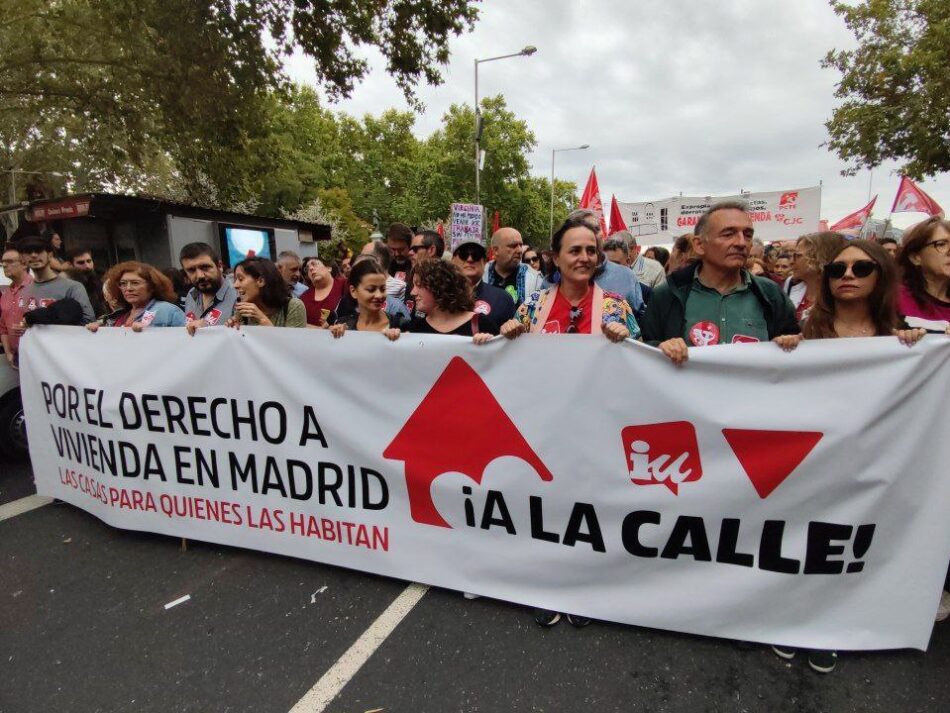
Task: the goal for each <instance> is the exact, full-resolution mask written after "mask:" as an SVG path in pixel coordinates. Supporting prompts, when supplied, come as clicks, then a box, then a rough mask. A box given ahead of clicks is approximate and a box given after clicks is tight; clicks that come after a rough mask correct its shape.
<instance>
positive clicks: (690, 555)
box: [21, 327, 950, 649]
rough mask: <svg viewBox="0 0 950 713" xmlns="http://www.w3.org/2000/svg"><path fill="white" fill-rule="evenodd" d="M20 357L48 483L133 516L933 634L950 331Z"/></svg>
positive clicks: (94, 343) (198, 339) (309, 337)
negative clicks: (661, 346)
mask: <svg viewBox="0 0 950 713" xmlns="http://www.w3.org/2000/svg"><path fill="white" fill-rule="evenodd" d="M22 357H23V358H22V359H21V363H22V364H23V370H22V385H23V396H24V405H25V409H26V415H27V419H28V428H29V436H30V452H31V456H32V461H33V469H34V472H35V474H36V484H37V490H38V492H39V493H40V494H41V495H48V496H53V497H56V498H60V499H62V500H65V501H67V502H69V503H72V504H74V505H76V506H78V507H81V508H83V509H85V510H87V511H89V512H90V513H93V514H94V515H96V516H97V517H99V518H101V519H102V520H104V521H106V522H107V523H109V524H111V525H114V526H116V527H122V528H129V529H135V530H145V531H149V532H156V533H164V534H167V535H174V536H181V537H188V538H193V539H197V540H204V541H209V542H217V543H223V544H228V545H236V546H241V547H249V548H253V549H257V550H262V551H266V552H273V553H279V554H284V555H291V556H294V557H302V558H305V559H309V560H313V561H317V562H324V563H327V564H332V565H339V566H343V567H349V568H353V569H357V570H363V571H366V572H374V573H377V574H381V575H387V576H391V577H398V578H401V579H407V580H415V581H418V582H424V583H428V584H433V585H437V586H441V587H446V588H450V589H455V590H460V591H467V592H475V593H478V594H482V595H485V596H489V597H495V598H498V599H502V600H507V601H512V602H518V603H522V604H527V605H533V606H538V607H543V608H545V609H553V610H556V611H561V612H569V613H574V614H579V615H585V616H589V617H593V618H596V619H603V620H610V621H617V622H624V623H628V624H637V625H643V626H649V627H655V628H660V629H670V630H675V631H683V632H690V633H694V634H705V635H709V636H719V637H726V638H732V639H745V640H751V641H760V642H768V643H779V644H786V645H791V646H801V647H809V648H821V649H885V648H900V647H914V648H919V649H925V648H926V646H927V643H928V640H929V636H930V632H931V628H932V626H933V619H934V613H935V611H936V609H937V602H938V599H939V597H940V590H941V584H942V582H943V579H944V575H945V572H946V567H947V561H948V558H950V518H948V517H947V503H948V502H950V478H948V477H947V463H948V462H950V439H947V437H946V433H945V431H946V425H945V419H944V412H945V404H946V395H947V393H950V368H948V366H950V364H948V362H950V339H947V338H946V337H944V336H943V335H928V336H927V337H925V338H924V340H923V341H922V342H921V343H920V344H918V345H917V346H915V347H913V348H910V349H909V348H907V347H902V346H900V345H899V344H898V343H897V340H896V339H891V338H872V339H838V340H825V341H821V342H806V343H804V344H802V345H801V346H800V347H799V348H798V349H797V350H795V351H794V352H792V353H791V354H786V353H785V352H783V351H782V350H781V349H779V348H778V347H777V346H775V345H774V344H751V345H750V344H740V345H723V346H716V347H706V348H703V349H691V350H690V361H689V362H688V363H687V364H686V365H685V366H684V367H682V368H676V367H674V366H672V365H671V364H670V362H669V361H668V360H667V359H666V358H665V357H663V356H662V355H661V354H660V352H659V351H658V350H655V349H652V348H650V347H646V346H644V345H641V344H634V343H629V342H628V343H625V344H621V345H615V344H610V343H609V342H607V340H605V339H603V338H601V337H590V336H563V337H558V336H545V335H526V336H523V337H521V338H519V339H518V340H516V341H514V342H509V341H507V340H504V339H498V340H495V341H492V342H491V343H489V344H487V345H483V346H476V345H473V344H472V343H471V340H469V339H465V338H462V337H439V336H419V335H411V334H404V335H403V336H402V337H400V339H399V340H398V341H397V342H395V343H390V342H389V341H387V339H386V338H385V337H383V336H382V335H377V334H366V333H356V332H353V333H347V334H346V335H345V336H344V337H342V338H341V339H338V340H334V339H332V338H331V336H330V334H329V333H327V332H324V331H319V330H302V329H300V330H297V329H268V328H263V327H260V328H255V327H251V328H247V329H243V330H242V331H240V332H237V331H234V330H229V329H225V328H209V329H204V330H200V331H199V332H198V334H197V335H196V336H195V337H189V336H188V335H187V334H186V332H185V330H183V329H152V330H145V331H144V332H142V333H139V334H136V333H133V332H131V331H128V330H122V329H103V330H100V331H99V333H97V334H91V333H89V332H87V331H86V330H83V329H79V328H70V327H37V328H33V329H31V330H30V331H29V333H28V335H27V336H26V338H25V342H24V346H23V354H22ZM381 365H385V368H381ZM592 365H596V368H593V367H592Z"/></svg>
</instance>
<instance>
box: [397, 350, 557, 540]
mask: <svg viewBox="0 0 950 713" xmlns="http://www.w3.org/2000/svg"><path fill="white" fill-rule="evenodd" d="M503 456H514V457H515V458H521V459H522V460H523V461H525V462H526V463H527V464H528V465H530V466H531V467H532V468H534V470H535V472H536V473H537V474H538V477H540V478H541V480H552V479H553V476H552V475H551V472H550V471H549V470H548V469H547V467H546V466H545V465H544V463H542V462H541V459H540V458H538V456H537V454H536V453H535V452H534V450H533V449H532V448H531V446H529V445H528V443H527V441H525V439H524V436H522V435H521V432H520V431H519V430H518V427H517V426H515V424H514V423H512V421H511V419H510V418H509V417H508V414H507V413H505V411H504V409H502V407H501V404H499V403H498V401H497V400H496V399H495V397H494V396H493V395H492V392H491V391H490V390H489V388H488V386H486V385H485V382H484V381H482V379H481V377H480V376H479V375H478V374H477V373H476V372H475V370H474V369H472V367H470V366H469V365H468V364H467V363H466V362H465V361H464V360H463V359H462V358H461V357H455V358H453V359H452V361H450V362H449V365H448V366H447V367H446V368H445V371H443V372H442V375H441V376H440V377H439V378H438V379H437V380H436V382H435V384H434V385H433V386H432V388H431V389H430V390H429V393H428V394H426V397H425V398H424V399H423V400H422V403H420V404H419V406H417V407H416V410H415V411H414V412H413V413H412V415H411V416H410V417H409V419H408V420H407V421H406V423H405V424H404V425H403V427H402V429H401V430H400V431H399V433H398V434H397V435H396V437H395V438H394V439H393V441H392V443H390V444H389V445H388V446H387V447H386V450H385V451H383V458H391V459H393V460H401V461H404V462H405V464H406V487H407V490H408V492H409V511H410V514H411V515H412V519H413V520H415V521H416V522H421V523H423V524H426V525H435V526H436V527H451V526H450V525H449V524H448V523H447V522H446V521H445V519H444V518H443V517H442V516H441V515H440V514H439V511H438V510H436V507H435V503H434V502H433V500H432V492H431V490H432V484H433V483H434V482H435V479H436V478H438V477H439V476H440V475H442V474H443V473H449V472H456V473H462V474H464V475H467V476H468V477H469V478H471V479H472V480H474V481H475V482H476V483H478V484H481V482H482V477H483V476H484V474H485V469H486V468H487V467H488V466H489V464H491V462H492V461H494V460H495V459H496V458H501V457H503Z"/></svg>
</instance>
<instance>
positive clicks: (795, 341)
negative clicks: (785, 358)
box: [772, 334, 804, 352]
mask: <svg viewBox="0 0 950 713" xmlns="http://www.w3.org/2000/svg"><path fill="white" fill-rule="evenodd" d="M802 339H804V337H802V335H801V334H780V335H779V336H777V337H776V338H775V339H773V340H772V341H773V342H775V343H776V344H778V345H779V346H780V347H781V348H782V351H786V352H790V351H792V350H793V349H794V348H795V347H797V346H798V345H799V344H801V343H802Z"/></svg>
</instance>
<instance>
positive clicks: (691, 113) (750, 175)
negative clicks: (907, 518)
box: [287, 0, 950, 227]
mask: <svg viewBox="0 0 950 713" xmlns="http://www.w3.org/2000/svg"><path fill="white" fill-rule="evenodd" d="M480 8H481V17H480V19H479V20H478V22H477V24H476V26H475V29H474V31H473V32H472V33H470V34H468V35H465V36H463V37H461V38H457V39H455V40H453V41H452V42H451V43H450V48H451V52H452V56H451V59H450V63H449V65H448V67H447V68H446V69H445V71H444V76H445V83H444V84H442V85H441V86H438V87H429V86H422V87H420V88H419V92H418V93H419V96H420V98H421V99H422V100H423V102H424V103H425V105H426V110H425V112H423V113H421V114H420V115H419V116H418V119H417V122H416V133H417V134H418V135H419V136H426V135H428V134H429V133H431V132H432V131H433V130H435V129H436V128H437V127H438V126H439V123H440V120H441V117H442V114H443V113H444V112H445V111H446V110H447V109H448V107H449V106H450V105H451V104H453V103H462V102H466V103H468V104H472V103H473V102H474V74H473V60H474V59H475V58H476V57H477V58H480V59H483V58H486V57H493V56H497V55H502V54H509V53H512V52H518V51H519V50H520V49H521V48H522V47H524V46H526V45H534V46H535V47H537V48H538V51H537V53H536V54H534V55H533V56H531V57H516V58H512V59H506V60H500V61H498V62H490V63H488V64H483V65H481V66H480V68H479V91H480V93H481V96H483V97H484V96H488V95H493V94H499V93H500V94H503V95H504V96H505V99H506V101H507V102H508V106H509V107H510V108H511V109H512V110H513V111H514V112H515V114H516V115H517V116H519V117H520V118H522V119H524V120H526V121H527V122H528V125H529V127H530V128H531V129H532V130H533V131H534V133H535V136H536V137H537V142H538V145H537V149H536V151H535V152H534V153H533V154H532V155H531V157H530V158H531V162H532V173H535V174H538V175H543V176H550V172H551V150H552V149H554V148H564V147H570V146H579V145H581V144H585V143H586V144H590V148H589V149H588V150H586V151H573V152H567V153H559V154H558V155H557V166H556V173H557V176H558V177H559V178H563V179H566V180H572V181H576V182H577V184H578V191H580V190H581V189H583V186H584V183H585V181H586V180H587V176H588V174H589V172H590V169H591V166H596V168H597V177H598V179H599V182H600V190H601V198H602V199H603V201H604V205H605V208H606V207H608V206H609V201H610V196H611V194H616V196H617V198H618V200H621V201H643V200H653V199H659V198H665V197H669V196H672V195H676V194H678V193H680V192H682V193H684V194H685V195H700V196H705V195H722V194H729V193H737V192H738V191H739V190H740V189H745V190H752V191H771V190H783V189H791V188H803V187H806V186H814V185H817V184H818V182H819V181H822V182H823V192H822V211H821V215H822V217H823V218H827V219H829V220H830V221H831V222H834V221H836V220H838V219H840V218H842V217H843V216H844V215H846V214H847V213H850V212H852V211H855V210H857V209H859V208H861V207H862V206H863V205H864V204H865V203H866V202H867V200H868V182H869V173H868V171H862V172H861V173H859V174H858V175H856V176H854V177H853V178H845V177H843V176H841V175H840V171H841V169H842V168H844V164H843V163H842V162H841V161H840V160H838V158H837V157H836V156H834V155H833V154H831V153H829V152H828V150H827V149H825V148H822V147H821V146H820V144H821V143H822V142H823V141H824V140H825V139H826V138H827V134H826V130H825V127H824V122H825V121H826V120H827V119H828V118H829V117H830V116H831V111H832V108H833V106H834V102H835V100H834V96H833V92H834V85H835V82H836V80H837V78H838V75H837V72H836V71H835V70H832V69H827V70H826V69H822V68H821V66H820V64H819V63H820V60H821V58H822V57H823V56H824V55H825V53H826V52H827V51H828V50H829V49H831V48H838V49H841V48H846V47H850V46H852V45H853V42H854V40H853V38H852V36H851V35H850V34H849V33H848V32H847V30H846V29H845V27H844V25H843V23H842V22H841V20H840V18H838V17H837V16H836V15H835V14H834V13H833V12H832V11H831V9H830V7H829V6H828V3H827V2H826V0H795V2H788V0H718V1H717V2H704V1H702V0H636V1H635V2H633V1H631V0H519V1H518V2H505V1H504V0H484V2H483V3H481V5H480ZM365 56H366V57H367V58H368V59H369V60H370V64H371V67H372V72H371V73H370V75H369V76H368V77H367V78H366V80H365V81H364V82H363V83H362V84H360V85H359V86H358V87H357V88H356V90H355V91H354V93H353V96H352V97H351V98H350V99H348V100H345V101H342V102H339V103H338V104H336V105H331V106H333V108H336V109H338V110H342V111H345V112H347V113H350V114H354V115H357V116H359V115H362V114H364V113H366V112H370V113H374V114H378V113H380V112H382V111H383V110H385V109H387V108H389V107H395V108H397V109H400V110H406V109H408V106H407V104H406V102H405V99H404V98H403V96H402V94H401V92H400V91H399V89H398V88H397V87H396V84H395V83H394V82H393V81H392V79H391V78H390V77H389V76H388V75H387V74H386V72H385V64H384V62H383V60H382V59H381V58H380V55H378V54H374V53H372V52H367V53H366V54H365ZM287 68H288V71H289V73H290V75H291V77H292V78H293V79H295V80H296V81H299V82H304V83H310V84H312V83H313V72H312V70H311V68H310V65H309V62H308V61H307V60H306V58H303V57H294V58H293V59H292V60H291V61H290V62H289V63H288V67H287ZM896 168H897V166H896V165H894V164H890V165H885V166H882V167H880V168H878V169H876V170H875V171H874V174H873V177H872V178H871V180H872V186H871V195H874V194H879V197H878V202H877V207H876V210H875V211H874V215H875V217H881V218H883V217H886V216H887V212H888V211H889V210H890V207H891V203H892V202H893V200H894V194H895V192H896V190H897V184H898V181H899V178H898V177H897V176H896V175H895V174H894V173H893V172H894V170H895V169H896ZM920 185H921V186H922V187H923V189H924V190H925V191H927V192H928V193H929V194H930V195H931V196H932V197H933V198H934V199H935V200H936V201H937V202H938V203H940V204H941V205H942V206H943V207H944V208H948V209H950V176H948V175H947V174H943V175H941V176H938V177H936V178H934V179H930V180H928V181H925V182H923V183H922V184H920ZM923 217H925V216H923V215H921V214H914V213H903V214H896V215H895V216H894V223H895V225H897V226H901V227H903V226H907V225H910V224H912V223H914V222H917V221H918V220H921V219H922V218H923Z"/></svg>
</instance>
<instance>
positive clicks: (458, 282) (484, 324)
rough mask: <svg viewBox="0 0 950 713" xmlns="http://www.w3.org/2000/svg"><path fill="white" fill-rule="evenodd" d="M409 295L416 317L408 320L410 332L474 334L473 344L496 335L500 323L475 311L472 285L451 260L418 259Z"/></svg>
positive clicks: (470, 335)
mask: <svg viewBox="0 0 950 713" xmlns="http://www.w3.org/2000/svg"><path fill="white" fill-rule="evenodd" d="M412 295H413V297H414V298H415V300H416V303H415V309H416V316H415V317H414V318H413V319H412V321H411V322H410V323H409V327H408V329H407V331H409V332H415V333H417V334H456V335H459V336H463V337H473V339H474V341H475V343H476V344H483V343H484V342H487V341H488V340H489V339H491V337H492V336H493V335H495V334H498V326H499V325H498V324H497V323H496V322H495V321H494V320H493V319H492V318H491V316H490V315H487V314H478V313H476V312H475V311H474V308H475V298H474V297H473V296H472V288H471V285H470V284H469V282H468V280H467V279H465V276H464V275H462V273H461V272H460V271H459V269H458V268H457V267H456V266H455V265H453V264H452V263H450V262H446V261H445V260H422V261H420V262H417V263H416V265H415V267H413V270H412ZM420 312H421V313H422V314H419V313H420ZM423 314H424V315H425V316H422V315H423Z"/></svg>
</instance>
